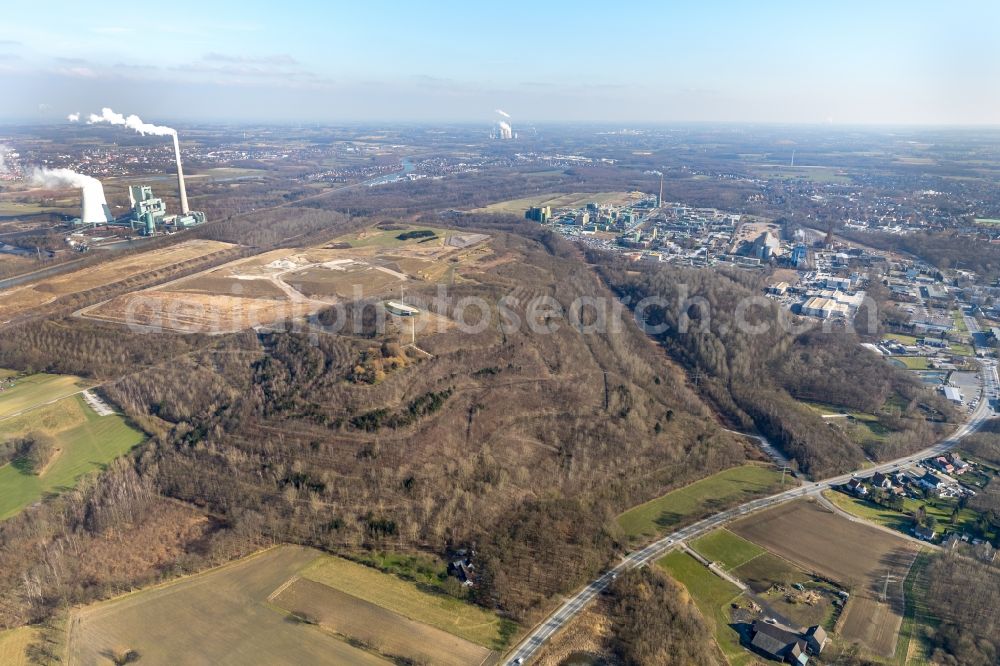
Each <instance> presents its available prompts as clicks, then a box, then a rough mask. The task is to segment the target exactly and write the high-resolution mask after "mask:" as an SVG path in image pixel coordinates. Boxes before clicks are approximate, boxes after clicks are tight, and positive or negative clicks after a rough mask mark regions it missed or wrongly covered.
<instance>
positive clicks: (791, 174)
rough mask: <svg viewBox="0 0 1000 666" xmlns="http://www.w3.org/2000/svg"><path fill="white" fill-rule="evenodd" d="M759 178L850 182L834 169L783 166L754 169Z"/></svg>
mask: <svg viewBox="0 0 1000 666" xmlns="http://www.w3.org/2000/svg"><path fill="white" fill-rule="evenodd" d="M755 171H756V173H757V174H758V175H759V176H763V177H765V178H781V179H784V180H800V179H801V180H808V181H811V182H814V183H840V184H846V183H850V182H851V177H850V176H848V175H846V174H843V173H838V169H837V168H836V167H811V166H810V167H791V166H788V167H785V166H780V167H779V166H773V167H772V166H765V167H762V168H760V169H755Z"/></svg>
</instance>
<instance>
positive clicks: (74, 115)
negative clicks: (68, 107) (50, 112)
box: [66, 113, 80, 123]
mask: <svg viewBox="0 0 1000 666" xmlns="http://www.w3.org/2000/svg"><path fill="white" fill-rule="evenodd" d="M66 120H68V121H70V122H71V123H78V122H80V114H79V113H71V114H69V115H68V116H66Z"/></svg>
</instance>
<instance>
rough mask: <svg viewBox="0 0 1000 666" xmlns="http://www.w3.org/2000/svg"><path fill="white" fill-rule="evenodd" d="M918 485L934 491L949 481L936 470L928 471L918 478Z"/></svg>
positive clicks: (939, 489)
mask: <svg viewBox="0 0 1000 666" xmlns="http://www.w3.org/2000/svg"><path fill="white" fill-rule="evenodd" d="M917 485H919V486H921V487H922V488H926V489H927V490H930V491H932V492H939V491H941V490H942V489H944V487H945V486H947V485H948V484H947V482H945V480H944V479H942V478H941V477H940V476H938V475H937V474H935V473H934V472H927V473H926V474H924V475H923V476H922V477H920V478H919V479H917Z"/></svg>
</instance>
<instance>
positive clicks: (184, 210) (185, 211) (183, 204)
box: [173, 133, 191, 215]
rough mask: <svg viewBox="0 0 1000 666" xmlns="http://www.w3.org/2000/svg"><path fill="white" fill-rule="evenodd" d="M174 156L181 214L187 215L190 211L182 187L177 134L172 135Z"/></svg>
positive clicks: (182, 173)
mask: <svg viewBox="0 0 1000 666" xmlns="http://www.w3.org/2000/svg"><path fill="white" fill-rule="evenodd" d="M173 136H174V157H175V158H177V189H178V191H179V192H180V197H181V214H182V215H187V214H188V213H190V212H191V211H190V210H189V209H188V195H187V190H186V189H184V170H183V169H182V168H181V144H180V143H179V142H178V141H177V134H176V133H175V134H174V135H173Z"/></svg>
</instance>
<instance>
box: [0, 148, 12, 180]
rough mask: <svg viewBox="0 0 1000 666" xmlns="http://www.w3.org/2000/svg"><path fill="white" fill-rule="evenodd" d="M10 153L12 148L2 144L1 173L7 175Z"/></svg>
mask: <svg viewBox="0 0 1000 666" xmlns="http://www.w3.org/2000/svg"><path fill="white" fill-rule="evenodd" d="M9 152H10V146H6V145H4V144H2V143H0V173H7V169H8V167H7V153H9Z"/></svg>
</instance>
